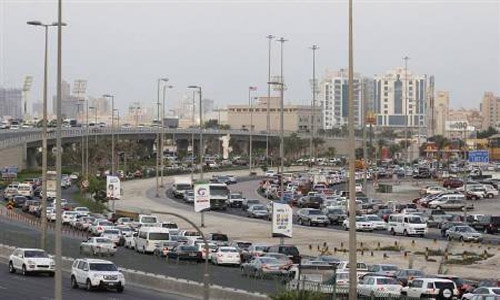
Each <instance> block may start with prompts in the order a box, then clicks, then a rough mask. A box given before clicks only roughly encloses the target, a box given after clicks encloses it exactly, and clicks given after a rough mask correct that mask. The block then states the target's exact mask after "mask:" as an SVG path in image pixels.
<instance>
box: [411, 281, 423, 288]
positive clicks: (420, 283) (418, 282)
mask: <svg viewBox="0 0 500 300" xmlns="http://www.w3.org/2000/svg"><path fill="white" fill-rule="evenodd" d="M422 284H423V281H422V280H414V281H413V282H412V284H411V287H414V288H421V287H422Z"/></svg>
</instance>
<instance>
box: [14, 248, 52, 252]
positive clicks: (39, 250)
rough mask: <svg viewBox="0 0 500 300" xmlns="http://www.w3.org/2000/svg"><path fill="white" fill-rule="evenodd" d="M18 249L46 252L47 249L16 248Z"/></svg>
mask: <svg viewBox="0 0 500 300" xmlns="http://www.w3.org/2000/svg"><path fill="white" fill-rule="evenodd" d="M16 250H22V251H43V252H45V250H43V249H39V248H16Z"/></svg>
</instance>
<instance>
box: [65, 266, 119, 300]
mask: <svg viewBox="0 0 500 300" xmlns="http://www.w3.org/2000/svg"><path fill="white" fill-rule="evenodd" d="M80 285H82V286H85V288H86V289H87V290H88V291H90V290H92V289H94V288H112V289H116V291H117V292H118V293H121V292H123V289H124V288H125V277H124V276H123V274H122V273H121V272H120V270H118V267H117V266H116V265H115V264H114V263H113V262H111V261H107V260H102V259H88V258H83V259H75V261H74V262H73V265H72V267H71V287H72V288H74V289H77V288H78V287H79V286H80Z"/></svg>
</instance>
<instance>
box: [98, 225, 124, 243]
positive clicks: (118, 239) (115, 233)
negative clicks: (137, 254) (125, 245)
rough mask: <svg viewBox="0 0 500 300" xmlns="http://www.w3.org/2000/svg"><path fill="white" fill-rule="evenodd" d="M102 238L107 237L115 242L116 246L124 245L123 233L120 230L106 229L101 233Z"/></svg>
mask: <svg viewBox="0 0 500 300" xmlns="http://www.w3.org/2000/svg"><path fill="white" fill-rule="evenodd" d="M101 237H105V238H108V239H110V240H111V241H113V243H115V244H116V245H121V244H122V237H123V235H122V232H121V231H120V230H119V229H105V230H104V231H103V232H102V233H101Z"/></svg>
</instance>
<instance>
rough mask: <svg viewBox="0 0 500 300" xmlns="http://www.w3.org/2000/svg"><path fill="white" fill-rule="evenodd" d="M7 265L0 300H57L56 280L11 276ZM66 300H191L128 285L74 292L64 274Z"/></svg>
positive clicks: (2, 271)
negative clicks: (117, 288) (117, 289)
mask: <svg viewBox="0 0 500 300" xmlns="http://www.w3.org/2000/svg"><path fill="white" fill-rule="evenodd" d="M6 262H7V261H3V260H2V261H1V262H0V268H1V269H0V299H9V300H48V299H54V278H53V277H49V276H46V275H30V276H23V275H21V274H19V273H15V274H10V273H9V272H8V267H7V263H6ZM62 293H63V299H71V300H87V299H92V300H101V299H102V300H137V299H141V300H142V299H144V300H160V299H162V300H190V299H193V298H187V297H184V296H179V295H174V294H168V293H159V292H156V291H152V290H148V289H144V288H141V287H138V286H133V285H128V284H127V285H126V286H125V290H124V291H123V293H121V294H119V293H117V292H115V291H113V290H108V291H106V290H96V291H90V292H88V291H86V290H84V289H81V288H80V289H72V288H71V286H70V280H69V273H67V272H63V291H62Z"/></svg>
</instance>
